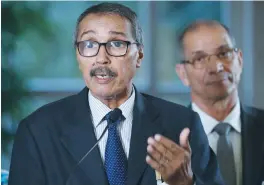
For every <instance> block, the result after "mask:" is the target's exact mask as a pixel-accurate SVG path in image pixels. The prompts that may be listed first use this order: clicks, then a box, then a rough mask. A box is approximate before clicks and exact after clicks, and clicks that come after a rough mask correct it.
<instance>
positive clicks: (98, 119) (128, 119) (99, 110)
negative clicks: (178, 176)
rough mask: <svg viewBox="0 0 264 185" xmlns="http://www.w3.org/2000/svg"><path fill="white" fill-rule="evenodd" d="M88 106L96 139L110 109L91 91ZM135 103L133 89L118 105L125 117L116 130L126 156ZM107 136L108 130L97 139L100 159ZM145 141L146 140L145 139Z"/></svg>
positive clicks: (163, 184)
mask: <svg viewBox="0 0 264 185" xmlns="http://www.w3.org/2000/svg"><path fill="white" fill-rule="evenodd" d="M88 99H89V106H90V110H91V114H92V122H93V126H94V133H95V136H96V138H97V139H99V138H100V136H101V134H102V133H103V131H104V129H105V127H106V126H107V121H106V120H103V118H104V116H105V115H106V114H107V113H108V112H110V111H111V109H110V108H109V107H107V106H106V105H105V104H103V103H102V102H101V101H100V100H98V99H97V98H95V97H94V96H93V95H92V93H91V92H90V91H89V93H88ZM134 103H135V90H134V89H133V91H132V94H131V96H130V97H129V98H128V99H127V100H126V101H125V102H124V103H123V104H122V105H120V107H118V108H119V109H120V110H121V111H122V114H123V116H124V117H125V119H124V120H123V121H122V122H121V123H120V124H119V125H118V126H117V129H118V132H119V134H120V136H121V143H122V145H123V149H124V151H125V154H126V157H127V158H128V156H129V146H130V139H131V133H132V121H133V108H134ZM107 137H108V131H106V132H105V135H104V136H103V137H102V139H101V140H100V141H99V150H100V154H101V158H102V161H103V162H104V161H105V147H106V142H107ZM146 142H147V141H146ZM157 185H167V184H166V183H165V182H163V183H162V182H161V181H159V180H158V181H157Z"/></svg>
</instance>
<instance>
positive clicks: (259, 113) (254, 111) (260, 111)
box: [242, 105, 264, 117]
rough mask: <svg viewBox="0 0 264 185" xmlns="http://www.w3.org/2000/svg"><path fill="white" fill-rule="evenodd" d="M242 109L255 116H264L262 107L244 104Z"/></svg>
mask: <svg viewBox="0 0 264 185" xmlns="http://www.w3.org/2000/svg"><path fill="white" fill-rule="evenodd" d="M242 110H243V111H245V112H246V113H249V114H251V115H253V116H261V117H264V110H263V109H260V108H256V107H251V106H247V105H242Z"/></svg>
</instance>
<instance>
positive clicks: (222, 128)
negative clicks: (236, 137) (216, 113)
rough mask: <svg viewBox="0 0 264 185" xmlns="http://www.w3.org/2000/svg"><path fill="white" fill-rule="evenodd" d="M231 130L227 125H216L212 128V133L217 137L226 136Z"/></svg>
mask: <svg viewBox="0 0 264 185" xmlns="http://www.w3.org/2000/svg"><path fill="white" fill-rule="evenodd" d="M230 129H231V125H229V124H228V123H218V124H217V125H216V127H215V128H214V131H215V132H217V133H218V134H219V135H227V134H228V133H229V131H230Z"/></svg>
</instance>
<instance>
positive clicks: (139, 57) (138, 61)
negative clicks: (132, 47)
mask: <svg viewBox="0 0 264 185" xmlns="http://www.w3.org/2000/svg"><path fill="white" fill-rule="evenodd" d="M143 58H144V52H143V48H142V47H140V48H139V50H138V59H137V63H136V67H137V68H140V66H141V62H142V60H143Z"/></svg>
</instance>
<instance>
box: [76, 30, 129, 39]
mask: <svg viewBox="0 0 264 185" xmlns="http://www.w3.org/2000/svg"><path fill="white" fill-rule="evenodd" d="M89 33H92V34H96V32H95V31H93V30H87V31H84V32H83V33H82V34H81V38H82V37H83V36H84V35H86V34H89ZM108 33H109V34H111V35H121V36H123V37H127V35H126V34H125V33H123V32H118V31H109V32H108Z"/></svg>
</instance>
